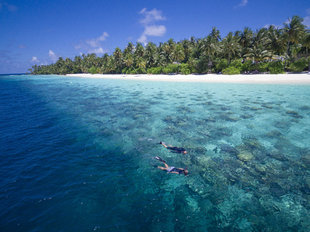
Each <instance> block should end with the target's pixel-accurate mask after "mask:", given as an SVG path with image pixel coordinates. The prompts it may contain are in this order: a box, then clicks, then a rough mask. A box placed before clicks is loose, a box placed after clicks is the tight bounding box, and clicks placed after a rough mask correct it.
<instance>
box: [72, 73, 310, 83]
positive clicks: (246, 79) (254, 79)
mask: <svg viewBox="0 0 310 232" xmlns="http://www.w3.org/2000/svg"><path fill="white" fill-rule="evenodd" d="M66 76H68V77H86V78H105V79H122V80H145V81H172V82H207V83H246V84H298V85H310V74H308V73H303V74H254V75H217V74H206V75H181V74H178V75H148V74H138V75H126V74H85V73H83V74H67V75H66Z"/></svg>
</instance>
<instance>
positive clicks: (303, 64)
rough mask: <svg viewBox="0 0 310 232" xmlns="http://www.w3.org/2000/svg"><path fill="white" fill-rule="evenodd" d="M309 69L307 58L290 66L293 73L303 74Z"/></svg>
mask: <svg viewBox="0 0 310 232" xmlns="http://www.w3.org/2000/svg"><path fill="white" fill-rule="evenodd" d="M307 67H308V59H306V58H305V57H303V58H300V59H298V60H296V61H294V62H292V63H291V64H290V66H289V70H290V71H291V72H302V71H304V70H306V68H307Z"/></svg>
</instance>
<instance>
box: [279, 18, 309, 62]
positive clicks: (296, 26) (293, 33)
mask: <svg viewBox="0 0 310 232" xmlns="http://www.w3.org/2000/svg"><path fill="white" fill-rule="evenodd" d="M302 22H303V19H302V18H300V17H299V16H293V18H292V19H289V20H288V22H287V23H284V28H283V31H284V38H285V41H286V44H287V45H286V53H287V55H288V57H289V58H292V46H293V45H295V44H298V43H300V42H301V39H302V37H303V36H304V34H305V27H306V26H305V25H304V24H302Z"/></svg>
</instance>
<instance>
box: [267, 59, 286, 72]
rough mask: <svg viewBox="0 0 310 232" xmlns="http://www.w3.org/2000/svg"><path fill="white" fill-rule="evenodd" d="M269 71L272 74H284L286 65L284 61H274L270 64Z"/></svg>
mask: <svg viewBox="0 0 310 232" xmlns="http://www.w3.org/2000/svg"><path fill="white" fill-rule="evenodd" d="M268 70H269V72H270V73H271V74H281V73H284V64H283V62H282V61H273V62H269V63H268Z"/></svg>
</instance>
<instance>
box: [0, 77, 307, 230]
mask: <svg viewBox="0 0 310 232" xmlns="http://www.w3.org/2000/svg"><path fill="white" fill-rule="evenodd" d="M0 93H1V94H0V122H1V123H0V129H1V134H0V155H1V159H0V174H1V179H0V230H1V231H309V230H310V204H309V202H310V171H309V170H310V169H309V168H310V147H309V144H310V139H309V138H310V126H309V125H310V105H309V102H310V86H300V85H249V84H208V83H171V82H151V81H132V80H128V81H124V80H104V79H88V78H68V77H62V76H1V77H0ZM159 141H165V142H166V143H168V144H173V145H175V146H182V147H185V148H187V150H188V153H189V154H188V155H185V156H184V155H180V154H175V153H170V152H168V150H166V149H164V148H163V147H162V146H160V145H159V144H158V142H159ZM156 155H158V156H160V157H162V158H163V159H165V160H166V161H167V163H168V164H170V165H173V166H177V167H187V168H188V169H189V171H190V175H188V176H186V177H184V176H179V175H173V174H167V173H165V172H162V171H160V170H159V169H157V168H154V165H160V163H158V162H156V160H154V159H153V157H154V156H156Z"/></svg>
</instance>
